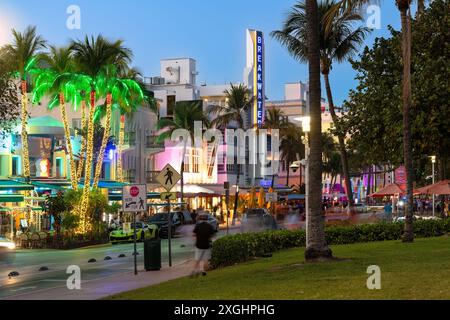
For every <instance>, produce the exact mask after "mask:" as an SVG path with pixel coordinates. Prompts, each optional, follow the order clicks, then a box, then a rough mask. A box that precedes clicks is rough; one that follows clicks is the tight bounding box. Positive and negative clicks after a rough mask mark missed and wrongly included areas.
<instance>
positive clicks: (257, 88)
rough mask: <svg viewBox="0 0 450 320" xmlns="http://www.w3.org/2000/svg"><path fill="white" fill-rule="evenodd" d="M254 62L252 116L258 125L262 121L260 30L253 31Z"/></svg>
mask: <svg viewBox="0 0 450 320" xmlns="http://www.w3.org/2000/svg"><path fill="white" fill-rule="evenodd" d="M255 36H256V39H255V42H254V43H255V48H254V50H255V55H254V57H255V62H254V89H253V91H254V92H253V93H254V96H255V107H254V113H255V114H254V116H255V123H256V124H257V125H258V127H260V126H261V125H262V124H263V123H264V105H265V94H264V36H263V33H262V32H261V31H256V33H255Z"/></svg>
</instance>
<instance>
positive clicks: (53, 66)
mask: <svg viewBox="0 0 450 320" xmlns="http://www.w3.org/2000/svg"><path fill="white" fill-rule="evenodd" d="M41 62H42V63H41V64H42V65H43V68H41V69H38V70H36V71H35V72H34V73H33V75H34V78H35V83H34V84H35V85H34V88H33V98H32V101H33V103H39V102H40V101H41V100H42V98H43V97H44V96H46V95H48V96H49V97H50V102H49V105H48V107H49V109H53V108H54V107H56V106H59V108H60V112H61V119H62V121H63V125H64V133H65V138H66V146H67V153H68V154H69V162H70V176H71V184H72V188H73V189H74V190H76V189H77V188H78V181H77V170H76V165H75V159H74V155H73V150H72V142H71V133H70V127H69V122H68V119H67V113H66V103H67V102H69V103H70V104H71V105H72V106H73V107H74V109H75V110H76V109H77V107H78V106H79V104H80V101H81V99H82V97H81V95H80V91H79V88H80V87H83V86H84V87H85V88H87V87H88V85H89V82H88V79H87V78H86V77H84V76H82V75H78V74H76V73H74V70H75V68H74V61H73V59H72V55H71V52H70V50H69V48H64V47H63V48H57V47H55V46H51V47H50V52H49V53H47V54H45V55H43V56H42V59H41Z"/></svg>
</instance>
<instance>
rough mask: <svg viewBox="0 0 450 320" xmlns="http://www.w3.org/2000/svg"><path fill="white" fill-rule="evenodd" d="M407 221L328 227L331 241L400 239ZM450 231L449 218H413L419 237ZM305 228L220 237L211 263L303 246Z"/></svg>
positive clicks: (219, 264) (215, 265) (220, 264)
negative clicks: (415, 219)
mask: <svg viewBox="0 0 450 320" xmlns="http://www.w3.org/2000/svg"><path fill="white" fill-rule="evenodd" d="M403 228H404V223H377V224H365V225H354V226H333V227H328V228H326V230H325V234H326V240H327V243H328V244H329V245H337V244H351V243H362V242H372V241H389V240H399V239H401V236H402V234H403ZM448 232H450V219H447V220H417V221H414V236H415V237H416V238H427V237H438V236H442V235H444V234H446V233H448ZM305 243H306V234H305V231H304V230H295V231H289V230H277V231H265V232H259V233H242V234H235V235H230V236H226V237H223V238H220V239H218V240H216V241H214V243H213V247H212V257H211V266H212V267H213V268H218V267H223V266H227V265H233V264H235V263H240V262H244V261H248V260H250V259H252V258H254V257H261V256H263V255H266V254H269V253H272V252H275V251H278V250H282V249H288V248H294V247H304V246H305Z"/></svg>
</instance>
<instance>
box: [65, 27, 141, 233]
mask: <svg viewBox="0 0 450 320" xmlns="http://www.w3.org/2000/svg"><path fill="white" fill-rule="evenodd" d="M71 50H72V51H73V52H74V58H75V61H76V63H77V67H78V68H79V72H80V73H83V74H85V75H86V76H88V77H89V78H90V93H89V97H90V110H89V116H88V121H87V122H88V124H87V128H88V132H87V139H86V140H87V145H86V157H85V175H84V190H83V197H82V203H81V219H82V221H87V220H86V219H84V216H85V215H86V213H87V207H88V205H89V193H90V189H91V186H90V181H91V174H92V173H91V171H92V160H93V159H92V155H93V147H94V142H93V137H94V116H95V105H96V101H97V100H98V99H99V98H101V97H100V96H99V94H98V87H97V80H98V78H99V76H100V73H101V71H102V70H103V69H104V68H105V67H106V66H108V65H114V66H115V67H116V68H117V69H118V70H119V72H120V71H121V70H124V69H126V67H127V65H128V64H129V62H130V61H131V57H132V53H131V51H130V50H129V49H128V48H126V47H124V46H123V41H122V40H117V41H115V42H110V41H108V40H107V39H105V38H103V37H102V36H101V35H99V36H97V38H94V37H91V38H89V37H88V36H86V37H85V39H84V41H81V40H77V41H72V43H71ZM104 134H105V135H109V132H106V130H105V131H104ZM88 227H89V226H88V224H87V223H85V222H84V223H82V232H85V231H88V229H87V228H88Z"/></svg>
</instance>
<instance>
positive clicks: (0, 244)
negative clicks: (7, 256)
mask: <svg viewBox="0 0 450 320" xmlns="http://www.w3.org/2000/svg"><path fill="white" fill-rule="evenodd" d="M0 247H2V248H6V249H9V250H14V249H15V248H16V244H15V243H14V242H0Z"/></svg>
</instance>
